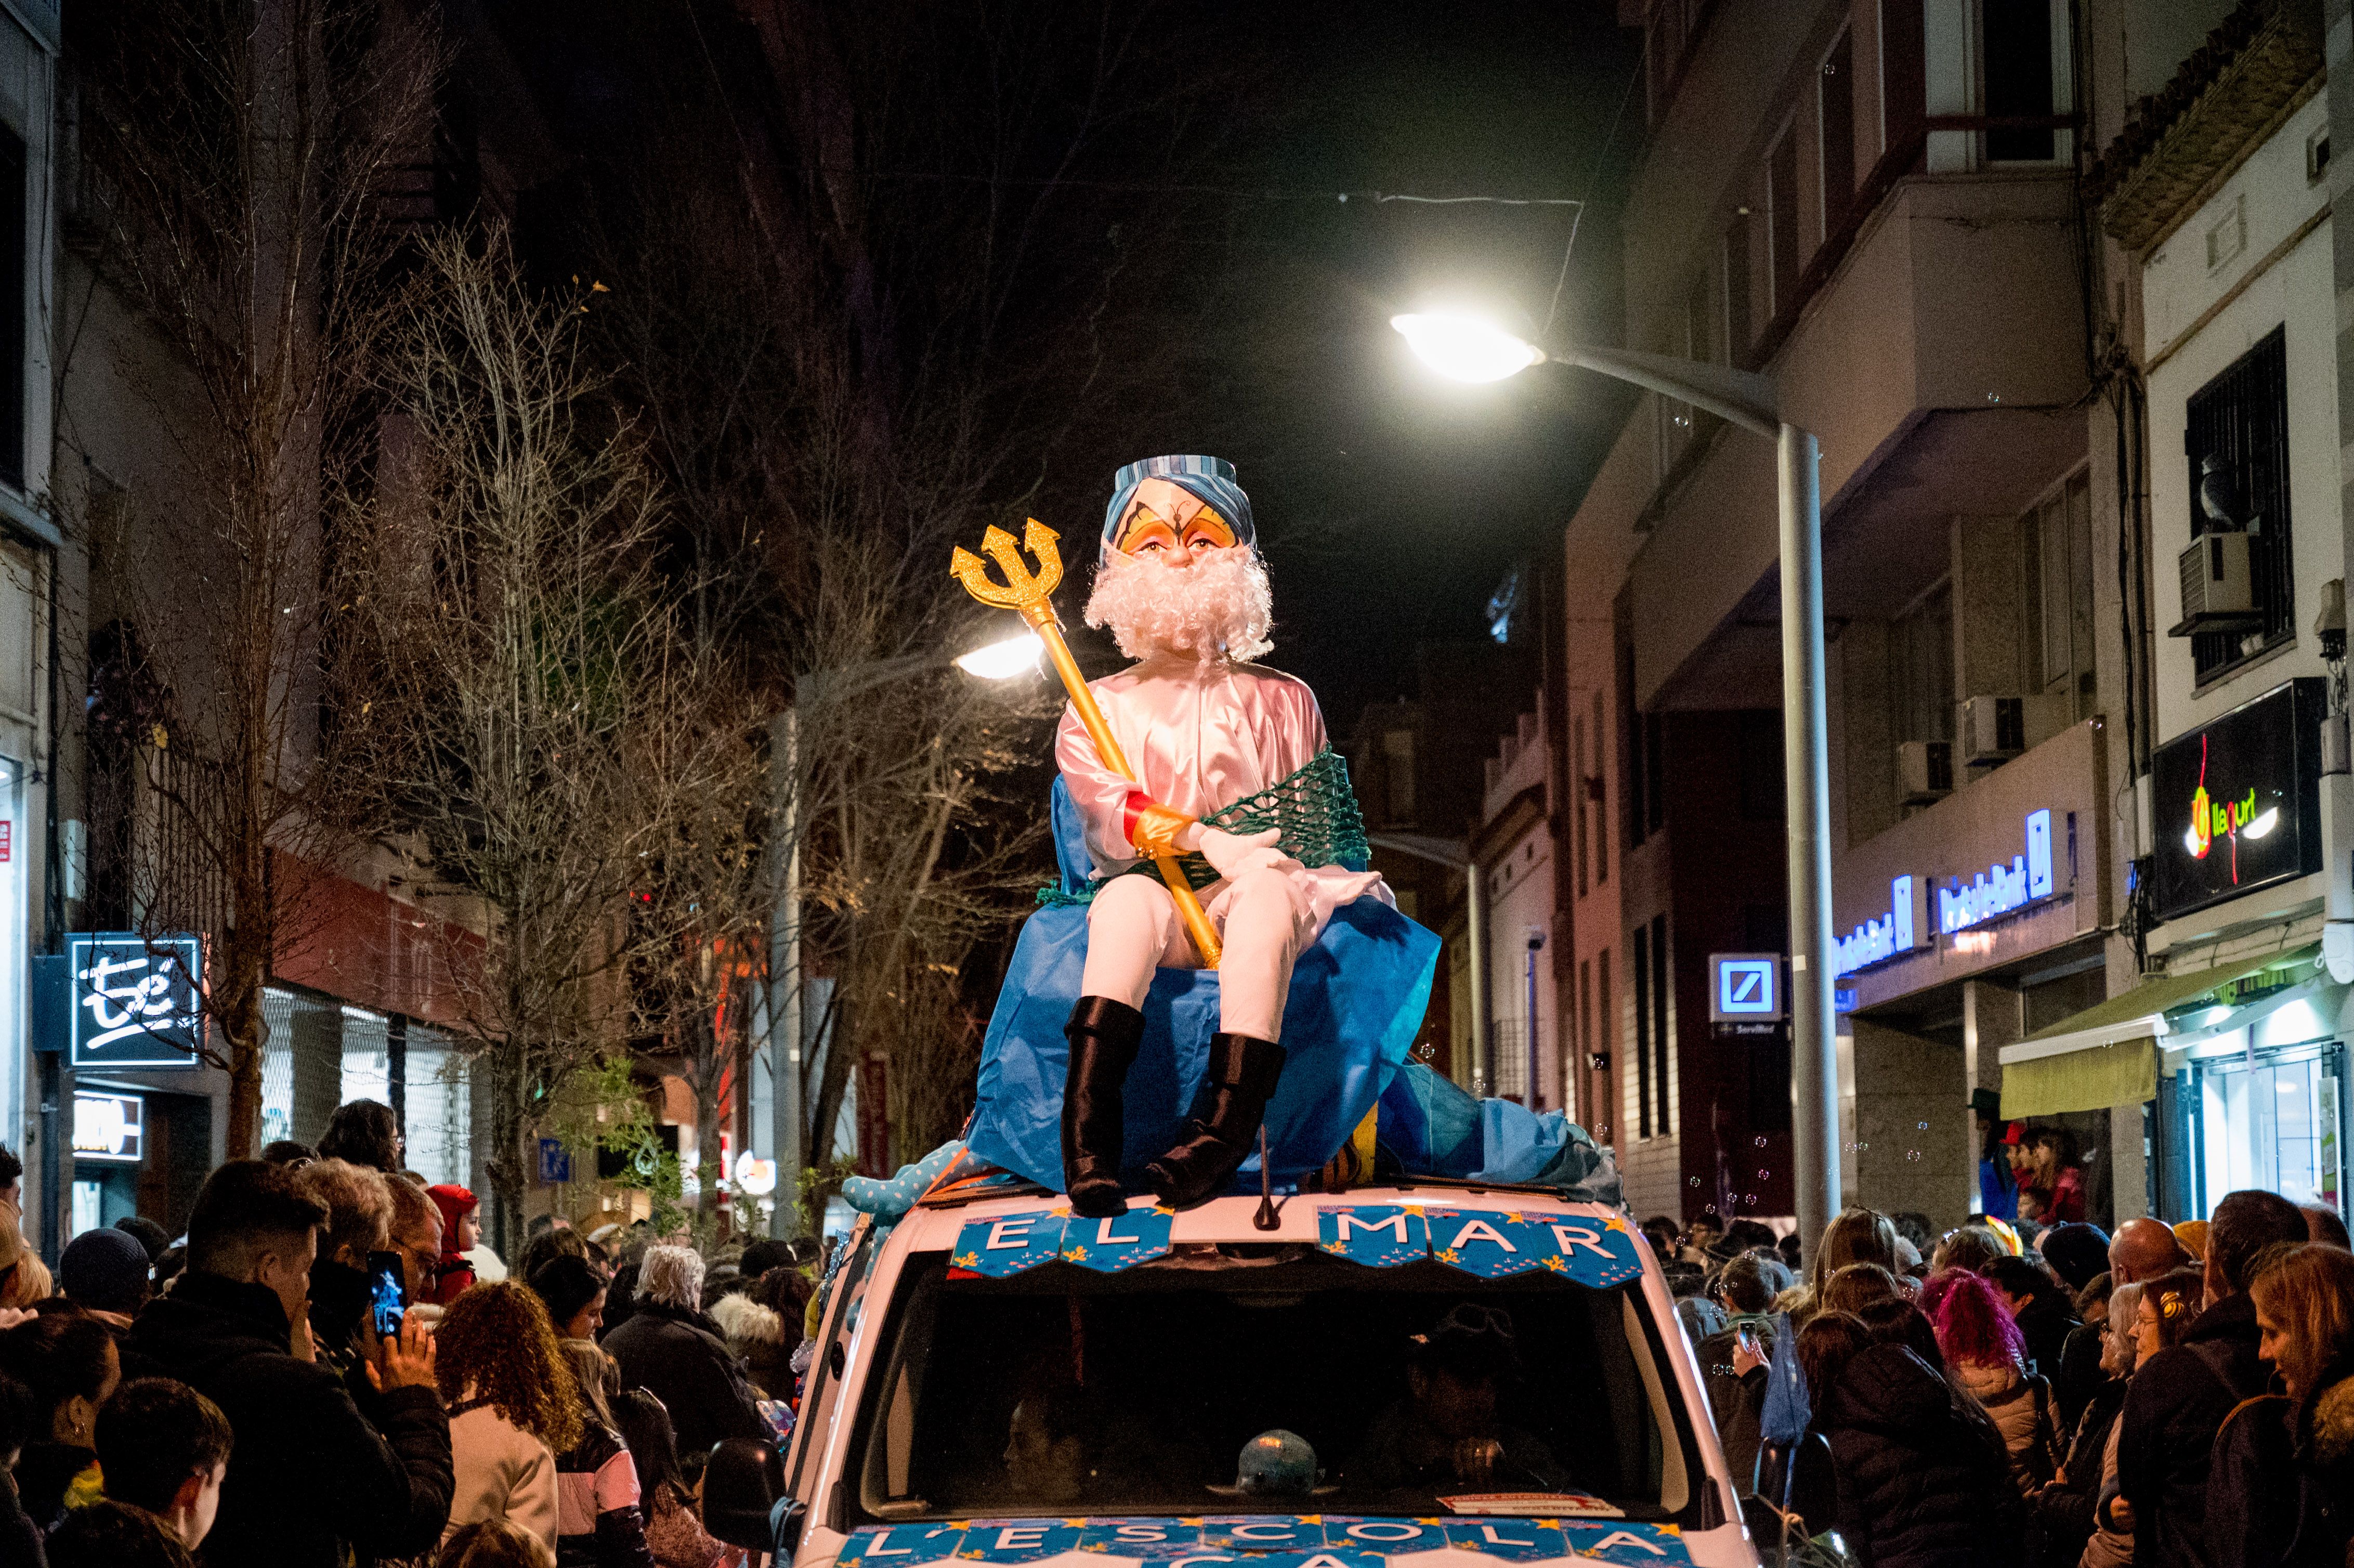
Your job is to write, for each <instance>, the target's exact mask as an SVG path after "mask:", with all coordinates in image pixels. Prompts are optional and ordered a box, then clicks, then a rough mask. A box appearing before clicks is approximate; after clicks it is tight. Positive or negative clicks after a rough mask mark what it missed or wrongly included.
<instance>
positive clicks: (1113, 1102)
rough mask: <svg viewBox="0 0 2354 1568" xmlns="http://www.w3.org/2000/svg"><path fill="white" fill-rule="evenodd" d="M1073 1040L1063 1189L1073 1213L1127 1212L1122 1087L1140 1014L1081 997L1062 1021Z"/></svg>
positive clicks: (1140, 1031)
mask: <svg viewBox="0 0 2354 1568" xmlns="http://www.w3.org/2000/svg"><path fill="white" fill-rule="evenodd" d="M1063 1038H1065V1039H1066V1040H1068V1041H1069V1042H1070V1043H1071V1065H1070V1070H1069V1071H1068V1072H1067V1073H1066V1074H1065V1075H1064V1077H1063V1191H1064V1192H1066V1193H1068V1194H1069V1195H1070V1199H1071V1213H1075V1214H1083V1215H1086V1216H1087V1218H1089V1219H1097V1220H1104V1219H1110V1218H1112V1217H1113V1216H1115V1215H1118V1214H1124V1213H1128V1196H1127V1194H1126V1193H1124V1192H1121V1191H1120V1187H1119V1155H1120V1142H1121V1139H1122V1137H1123V1135H1124V1134H1125V1132H1126V1130H1127V1124H1126V1123H1125V1122H1124V1121H1123V1120H1122V1119H1121V1113H1120V1103H1119V1091H1120V1086H1121V1085H1123V1084H1125V1083H1126V1082H1127V1081H1128V1070H1129V1067H1130V1066H1132V1065H1134V1064H1135V1062H1136V1048H1137V1046H1138V1045H1140V1044H1142V1043H1143V1040H1144V1014H1142V1013H1141V1012H1138V1011H1137V1010H1136V1009H1134V1008H1132V1007H1130V1006H1129V1005H1128V1003H1126V1002H1124V1001H1112V1000H1110V999H1109V998H1108V997H1101V996H1083V997H1081V998H1079V1002H1078V1005H1077V1006H1076V1007H1074V1008H1072V1009H1071V1021H1070V1022H1068V1023H1066V1024H1064V1025H1063Z"/></svg>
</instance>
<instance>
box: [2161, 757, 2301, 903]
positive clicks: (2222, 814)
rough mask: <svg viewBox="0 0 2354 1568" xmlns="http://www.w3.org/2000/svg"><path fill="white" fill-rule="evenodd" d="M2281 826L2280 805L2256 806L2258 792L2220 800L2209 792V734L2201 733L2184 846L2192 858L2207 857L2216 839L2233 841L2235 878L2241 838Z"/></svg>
mask: <svg viewBox="0 0 2354 1568" xmlns="http://www.w3.org/2000/svg"><path fill="white" fill-rule="evenodd" d="M2279 826H2280V808H2279V807H2278V806H2267V807H2265V808H2264V810H2261V811H2259V810H2256V792H2255V790H2254V789H2249V791H2248V792H2247V794H2246V795H2244V796H2243V797H2242V798H2241V799H2239V800H2215V799H2213V798H2211V796H2209V794H2208V793H2207V737H2206V736H2203V735H2202V736H2200V737H2199V787H2198V788H2197V789H2193V790H2192V791H2191V792H2190V827H2189V828H2187V829H2185V830H2184V832H2183V834H2182V847H2183V848H2184V849H2187V850H2189V851H2190V858H2191V859H2193V860H2205V859H2206V858H2207V852H2208V851H2210V850H2211V849H2213V848H2214V847H2215V841H2216V840H2217V839H2228V840H2230V841H2231V851H2232V882H2233V883H2234V884H2236V883H2238V881H2239V880H2240V841H2241V840H2242V839H2261V838H2264V836H2266V835H2267V834H2269V833H2270V832H2272V831H2273V830H2274V828H2276V827H2279Z"/></svg>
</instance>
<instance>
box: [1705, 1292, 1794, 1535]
mask: <svg viewBox="0 0 2354 1568" xmlns="http://www.w3.org/2000/svg"><path fill="white" fill-rule="evenodd" d="M1742 1321H1743V1322H1744V1324H1747V1325H1749V1326H1750V1328H1751V1329H1752V1330H1753V1331H1754V1332H1755V1334H1756V1336H1757V1342H1758V1348H1759V1349H1761V1350H1763V1351H1765V1353H1766V1355H1767V1356H1768V1357H1769V1358H1770V1357H1771V1356H1772V1354H1773V1350H1774V1332H1775V1330H1774V1323H1775V1319H1772V1318H1770V1317H1767V1318H1763V1319H1748V1318H1744V1319H1742ZM1737 1333H1738V1330H1734V1329H1727V1330H1724V1331H1723V1333H1718V1334H1711V1335H1710V1336H1709V1337H1708V1338H1707V1339H1705V1340H1702V1341H1701V1342H1700V1343H1699V1344H1698V1345H1696V1346H1694V1347H1693V1353H1694V1354H1696V1355H1697V1356H1699V1358H1700V1375H1701V1383H1702V1386H1703V1387H1704V1388H1706V1389H1707V1390H1708V1403H1709V1407H1710V1410H1711V1411H1712V1414H1714V1415H1715V1416H1716V1432H1717V1439H1718V1441H1719V1442H1721V1443H1722V1444H1723V1446H1724V1462H1725V1465H1726V1467H1728V1468H1729V1469H1730V1470H1731V1471H1732V1474H1733V1489H1734V1491H1735V1492H1737V1493H1739V1494H1740V1495H1741V1496H1743V1497H1747V1496H1748V1495H1749V1494H1750V1493H1751V1491H1753V1490H1754V1489H1755V1486H1756V1476H1757V1450H1758V1448H1759V1447H1760V1446H1762V1445H1763V1442H1764V1438H1763V1436H1761V1433H1760V1430H1759V1423H1760V1421H1761V1420H1762V1419H1763V1417H1764V1415H1765V1383H1766V1377H1765V1368H1764V1367H1752V1368H1750V1369H1749V1373H1748V1375H1747V1376H1746V1377H1743V1376H1740V1375H1737V1374H1736V1373H1735V1372H1734V1370H1733V1354H1734V1351H1735V1350H1737V1349H1739V1348H1740V1347H1739V1341H1738V1339H1737V1337H1736V1336H1737Z"/></svg>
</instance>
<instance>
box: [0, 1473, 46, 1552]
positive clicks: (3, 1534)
mask: <svg viewBox="0 0 2354 1568" xmlns="http://www.w3.org/2000/svg"><path fill="white" fill-rule="evenodd" d="M48 1562H49V1560H48V1554H47V1553H46V1552H44V1551H43V1549H42V1544H41V1527H40V1526H39V1525H37V1524H35V1523H34V1522H33V1521H32V1519H31V1518H30V1516H28V1515H27V1513H26V1512H25V1505H24V1504H23V1502H22V1501H20V1500H19V1499H17V1496H16V1488H14V1487H11V1486H7V1485H5V1484H0V1563H7V1564H8V1568H48Z"/></svg>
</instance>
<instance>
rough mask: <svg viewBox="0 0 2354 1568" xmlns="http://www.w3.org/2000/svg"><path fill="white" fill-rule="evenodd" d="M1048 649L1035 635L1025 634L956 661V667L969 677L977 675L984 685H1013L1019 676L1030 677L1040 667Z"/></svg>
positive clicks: (1032, 633)
mask: <svg viewBox="0 0 2354 1568" xmlns="http://www.w3.org/2000/svg"><path fill="white" fill-rule="evenodd" d="M1045 647H1046V645H1045V644H1044V642H1041V641H1039V640H1038V634H1037V633H1036V632H1034V631H1024V632H1023V633H1022V634H1021V635H1020V636H1018V637H1009V638H1007V639H1005V641H1002V642H991V643H990V644H988V645H987V646H985V647H981V648H976V649H974V650H973V651H972V652H970V653H960V654H958V655H957V657H956V667H957V668H958V669H960V670H962V671H963V672H964V673H966V674H968V675H978V676H979V677H980V678H981V679H982V680H984V681H1010V680H1012V679H1013V677H1014V676H1016V675H1023V674H1027V673H1029V672H1031V671H1033V670H1035V669H1036V668H1037V667H1038V655H1039V654H1040V653H1042V652H1044V651H1045Z"/></svg>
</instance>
